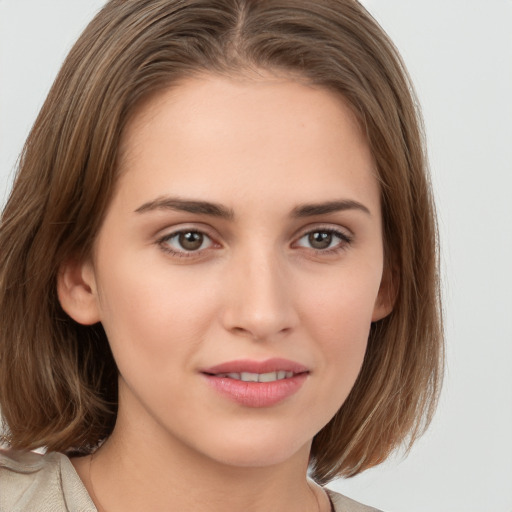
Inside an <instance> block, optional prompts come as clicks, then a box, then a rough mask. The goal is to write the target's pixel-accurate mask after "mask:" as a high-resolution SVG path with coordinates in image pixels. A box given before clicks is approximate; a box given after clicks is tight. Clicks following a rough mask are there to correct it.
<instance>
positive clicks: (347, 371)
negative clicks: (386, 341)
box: [303, 269, 380, 398]
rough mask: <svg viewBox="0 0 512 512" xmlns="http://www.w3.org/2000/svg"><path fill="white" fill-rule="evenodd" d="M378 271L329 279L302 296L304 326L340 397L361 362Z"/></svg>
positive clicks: (353, 377) (348, 388)
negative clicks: (314, 343) (314, 341)
mask: <svg viewBox="0 0 512 512" xmlns="http://www.w3.org/2000/svg"><path fill="white" fill-rule="evenodd" d="M379 284H380V276H379V273H378V271H375V270H373V271H371V270H370V269H368V271H361V272H353V273H351V274H350V275H345V276H344V278H343V279H339V280H331V281H329V282H325V283H323V285H322V286H320V287H318V286H317V287H316V288H311V287H310V290H311V289H313V290H316V291H313V292H310V293H308V294H307V295H305V296H304V300H303V302H304V308H303V312H304V316H303V318H304V319H305V321H304V325H305V328H306V329H307V330H308V332H309V336H310V337H311V338H312V339H314V340H316V343H317V345H318V348H319V350H320V353H321V361H322V369H323V370H324V371H327V372H328V374H329V376H330V377H329V384H330V385H336V386H339V385H341V387H339V388H338V389H340V393H341V396H342V398H344V397H343V395H344V394H347V393H348V391H349V390H350V388H351V387H352V385H353V383H354V381H355V379H356V378H357V375H358V373H359V371H360V368H361V365H362V363H363V359H364V355H365V352H366V346H367V342H368V335H369V331H370V326H371V321H372V313H373V309H374V304H375V300H376V297H377V294H378V289H379Z"/></svg>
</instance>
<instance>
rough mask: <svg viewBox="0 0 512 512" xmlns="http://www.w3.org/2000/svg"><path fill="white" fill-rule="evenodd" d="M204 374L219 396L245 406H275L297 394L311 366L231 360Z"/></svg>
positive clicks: (282, 362) (283, 360)
mask: <svg viewBox="0 0 512 512" xmlns="http://www.w3.org/2000/svg"><path fill="white" fill-rule="evenodd" d="M201 373H202V374H203V377H204V378H205V379H206V382H207V383H208V385H209V386H210V388H211V389H212V390H214V391H215V392H216V394H217V395H218V396H221V397H223V398H224V399H228V400H229V401H230V402H235V403H237V404H239V405H241V406H244V407H251V408H265V407H272V406H275V405H277V404H279V403H282V402H284V401H286V400H288V399H290V398H291V397H292V396H293V395H295V394H296V393H298V392H299V391H300V389H301V388H302V386H303V385H304V384H305V382H306V381H307V380H308V377H309V375H310V370H309V368H307V367H305V366H304V365H302V364H300V363H297V362H294V361H290V360H287V359H279V358H274V359H268V360H265V361H253V360H246V359H243V360H235V361H228V362H225V363H222V364H219V365H216V366H213V367H210V368H204V369H203V370H202V371H201Z"/></svg>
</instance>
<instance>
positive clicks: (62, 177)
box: [0, 0, 443, 482]
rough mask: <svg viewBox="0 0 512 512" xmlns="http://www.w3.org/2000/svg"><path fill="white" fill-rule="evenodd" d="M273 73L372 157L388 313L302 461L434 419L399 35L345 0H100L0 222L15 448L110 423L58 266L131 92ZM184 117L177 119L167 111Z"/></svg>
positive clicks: (1, 300)
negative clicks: (362, 137)
mask: <svg viewBox="0 0 512 512" xmlns="http://www.w3.org/2000/svg"><path fill="white" fill-rule="evenodd" d="M251 69H263V70H270V71H275V72H278V73H285V74H287V76H291V77H297V78H298V79H300V80H306V81H307V82H308V83H310V84H313V85H317V86H321V87H324V88H326V89H328V90H330V91H334V92H335V93H336V94H339V95H340V96H341V97H343V98H344V99H345V100H346V102H347V103H348V104H349V105H350V106H351V108H352V110H353V111H354V112H355V114H356V115H357V117H358V119H359V122H360V124H361V126H362V128H363V130H364V132H365V133H366V137H367V141H368V144H369V146H370V149H371V151H372V154H373V157H374V159H375V162H376V168H377V171H378V179H379V184H380V190H381V196H382V216H383V225H384V246H385V267H386V269H387V270H386V271H387V272H388V273H389V274H390V275H391V276H392V279H393V281H394V288H395V290H396V299H395V306H394V309H393V311H392V313H391V314H390V315H389V316H388V317H386V318H384V319H383V320H381V321H379V322H376V323H375V324H373V325H372V327H371V331H370V336H369V342H368V347H367V352H366V357H365V360H364V363H363V367H362V370H361V372H360V375H359V377H358V379H357V381H356V383H355V385H354V387H353V389H352V391H351V393H350V395H349V397H348V399H347V400H346V402H345V403H344V404H343V406H342V407H341V408H340V410H339V411H338V412H337V413H336V415H335V416H334V417H333V418H332V420H331V421H330V422H329V423H328V424H327V425H326V426H325V427H324V428H323V429H322V430H321V431H320V432H319V433H318V434H317V435H316V437H315V438H314V441H313V447H312V453H311V468H312V472H313V476H314V477H315V478H316V479H317V481H319V482H326V481H328V480H329V479H331V478H333V477H335V476H337V475H344V476H352V475H355V474H357V473H359V472H361V471H363V470H364V469H367V468H369V467H371V466H374V465H376V464H378V463H379V462H381V461H383V460H384V459H385V458H386V457H387V456H388V455H389V453H390V452H391V451H392V450H393V449H394V448H396V447H397V446H398V445H401V444H402V443H404V442H406V446H410V444H411V443H412V442H413V441H414V439H415V438H416V437H417V436H418V435H420V434H421V433H422V432H423V430H424V428H426V426H427V425H428V423H429V422H430V419H431V417H432V414H433V411H434V408H435V405H436V401H437V398H438V394H439V389H440V381H441V375H442V366H443V364H442V356H443V344H442V327H441V310H440V298H439V295H440V293H439V280H438V249H437V229H436V220H435V212H434V205H433V200H432V196H431V191H430V185H429V178H428V172H427V164H426V157H425V152H424V145H423V136H422V127H421V126H422V125H421V117H420V114H419V111H418V106H417V102H416V100H415V97H414V93H413V91H412V87H411V83H410V80H409V79H408V76H407V73H406V71H405V69H404V66H403V63H402V61H401V58H400V56H399V55H398V53H397V50H396V49H395V47H394V46H393V44H392V43H391V41H390V40H389V39H388V37H387V35H386V34H385V33H384V31H383V30H382V29H381V28H380V27H379V25H378V24H377V22H376V21H375V20H374V19H373V18H372V17H371V16H370V15H369V14H368V12H366V11H365V9H364V8H363V7H362V6H361V5H360V4H359V3H358V2H357V1H355V0H111V1H109V2H108V3H107V4H106V5H105V7H104V8H103V9H102V10H101V11H100V12H99V13H98V15H97V16H96V17H95V18H94V20H93V21H92V22H91V23H90V24H89V26H88V27H87V28H86V30H85V31H84V33H83V34H82V35H81V37H80V38H79V39H78V41H77V43H76V44H75V46H74V47H73V49H72V50H71V52H70V54H69V56H68V57H67V59H66V61H65V62H64V65H63V67H62V69H61V71H60V73H59V75H58V77H57V79H56V81H55V83H54V85H53V87H52V89H51V91H50V93H49V95H48V98H47V100H46V102H45V104H44V106H43V108H42V110H41V112H40V114H39V116H38V118H37V120H36V122H35V124H34V127H33V129H32V131H31V133H30V135H29V137H28V140H27V142H26V145H25V147H24V149H23V152H22V155H21V158H20V163H19V169H18V174H17V177H16V180H15V183H14V187H13V190H12V193H11V195H10V198H9V200H8V202H7V205H6V207H5V209H4V211H3V215H2V219H1V225H0V247H1V250H0V319H1V321H0V404H1V407H2V412H3V415H4V418H5V423H6V427H7V436H6V437H7V439H8V442H9V443H10V444H11V446H12V447H14V448H18V449H33V448H36V447H40V446H46V447H47V448H48V449H49V450H57V451H62V452H68V453H69V452H71V451H72V450H74V451H76V450H78V451H81V452H82V453H87V452H88V451H90V450H92V449H93V448H94V447H95V446H97V444H98V443H99V442H101V440H102V439H104V438H105V437H107V436H108V435H109V434H110V433H111V432H112V429H113V426H114V423H115V419H116V411H117V368H116V364H115V361H114V359H113V357H112V354H111V352H110V349H109V345H108V340H107V338H106V336H105V333H104V331H103V329H102V327H101V325H99V324H97V325H94V326H83V325H79V324H77V323H76V322H74V321H73V320H72V319H71V318H70V317H68V316H67V315H66V314H65V313H64V312H63V310H62V308H61V306H60V304H59V301H58V297H57V293H56V280H57V275H58V272H59V268H60V267H61V265H62V264H63V262H65V261H67V260H69V259H70V258H85V257H87V256H88V255H89V254H90V251H91V248H92V244H93V242H94V240H95V236H96V234H97V233H98V230H99V227H100V225H101V222H102V219H103V217H104V215H105V211H106V208H107V206H108V204H109V201H110V198H111V196H112V192H113V188H114V186H115V184H116V177H117V165H116V163H117V156H118V148H119V145H120V139H121V136H122V134H123V129H124V127H125V126H126V123H127V122H128V120H129V119H130V116H131V115H132V114H133V112H134V109H135V107H136V106H137V105H139V104H140V103H141V101H143V100H144V99H146V98H148V97H149V96H151V95H153V94H155V93H157V92H158V91H161V90H163V89H166V88H169V87H171V86H173V84H177V83H178V82H179V81H180V80H181V79H183V78H185V77H188V76H193V75H194V74H197V73H204V72H206V73H220V74H223V73H231V74H232V73H235V74H237V73H243V72H245V71H247V70H251ZM177 122H179V120H177Z"/></svg>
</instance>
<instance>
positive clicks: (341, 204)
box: [292, 199, 371, 218]
mask: <svg viewBox="0 0 512 512" xmlns="http://www.w3.org/2000/svg"><path fill="white" fill-rule="evenodd" d="M346 210H360V211H362V212H364V213H367V214H368V215H371V213H370V210H369V209H368V208H367V207H366V206H365V205H364V204H362V203H359V202H357V201H352V200H350V199H342V200H340V201H327V202H325V203H311V204H304V205H301V206H297V207H296V208H294V209H293V212H292V215H293V216H294V217H297V218H302V217H313V216H315V215H325V214H327V213H335V212H342V211H346Z"/></svg>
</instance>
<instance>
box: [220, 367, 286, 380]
mask: <svg viewBox="0 0 512 512" xmlns="http://www.w3.org/2000/svg"><path fill="white" fill-rule="evenodd" d="M218 376H219V377H229V378H230V379H235V380H241V381H243V382H274V381H276V380H282V379H289V378H291V377H293V372H287V371H285V370H279V371H277V372H268V373H250V372H242V373H222V374H219V375H218Z"/></svg>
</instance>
